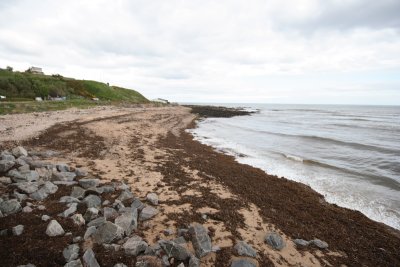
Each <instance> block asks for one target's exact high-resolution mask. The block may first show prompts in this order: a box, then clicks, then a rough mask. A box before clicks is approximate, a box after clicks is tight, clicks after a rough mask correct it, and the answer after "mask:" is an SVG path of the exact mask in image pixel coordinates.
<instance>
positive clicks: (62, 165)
mask: <svg viewBox="0 0 400 267" xmlns="http://www.w3.org/2000/svg"><path fill="white" fill-rule="evenodd" d="M56 168H57V170H58V171H59V172H70V171H71V168H70V167H69V166H68V165H67V164H65V163H59V164H56Z"/></svg>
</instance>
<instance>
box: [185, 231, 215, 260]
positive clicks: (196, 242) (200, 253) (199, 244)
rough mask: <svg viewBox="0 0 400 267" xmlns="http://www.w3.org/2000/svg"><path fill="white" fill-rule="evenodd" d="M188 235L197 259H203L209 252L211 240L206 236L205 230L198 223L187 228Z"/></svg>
mask: <svg viewBox="0 0 400 267" xmlns="http://www.w3.org/2000/svg"><path fill="white" fill-rule="evenodd" d="M189 234H190V235H191V237H192V244H193V248H194V250H195V253H196V256H197V257H198V258H201V257H204V256H205V255H207V254H208V253H210V252H211V249H212V245H211V239H210V237H209V236H208V232H207V229H206V228H205V227H204V226H203V225H201V224H198V223H194V224H192V225H191V226H190V227H189Z"/></svg>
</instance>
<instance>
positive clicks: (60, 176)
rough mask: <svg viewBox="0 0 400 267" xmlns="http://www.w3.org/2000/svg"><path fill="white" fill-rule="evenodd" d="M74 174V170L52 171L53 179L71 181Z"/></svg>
mask: <svg viewBox="0 0 400 267" xmlns="http://www.w3.org/2000/svg"><path fill="white" fill-rule="evenodd" d="M75 177H76V174H75V173H74V172H57V173H53V176H52V179H53V180H54V181H66V182H71V181H73V180H74V179H75Z"/></svg>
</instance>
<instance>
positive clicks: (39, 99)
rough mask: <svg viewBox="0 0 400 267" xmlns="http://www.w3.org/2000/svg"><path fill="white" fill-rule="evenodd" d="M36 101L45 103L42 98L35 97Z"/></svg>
mask: <svg viewBox="0 0 400 267" xmlns="http://www.w3.org/2000/svg"><path fill="white" fill-rule="evenodd" d="M35 100H36V101H43V99H42V98H41V97H40V96H37V97H35Z"/></svg>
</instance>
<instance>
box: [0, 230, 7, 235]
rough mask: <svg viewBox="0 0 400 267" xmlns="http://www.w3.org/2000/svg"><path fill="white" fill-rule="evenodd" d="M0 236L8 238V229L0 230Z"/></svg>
mask: <svg viewBox="0 0 400 267" xmlns="http://www.w3.org/2000/svg"><path fill="white" fill-rule="evenodd" d="M0 236H8V230H7V229H3V230H0Z"/></svg>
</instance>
